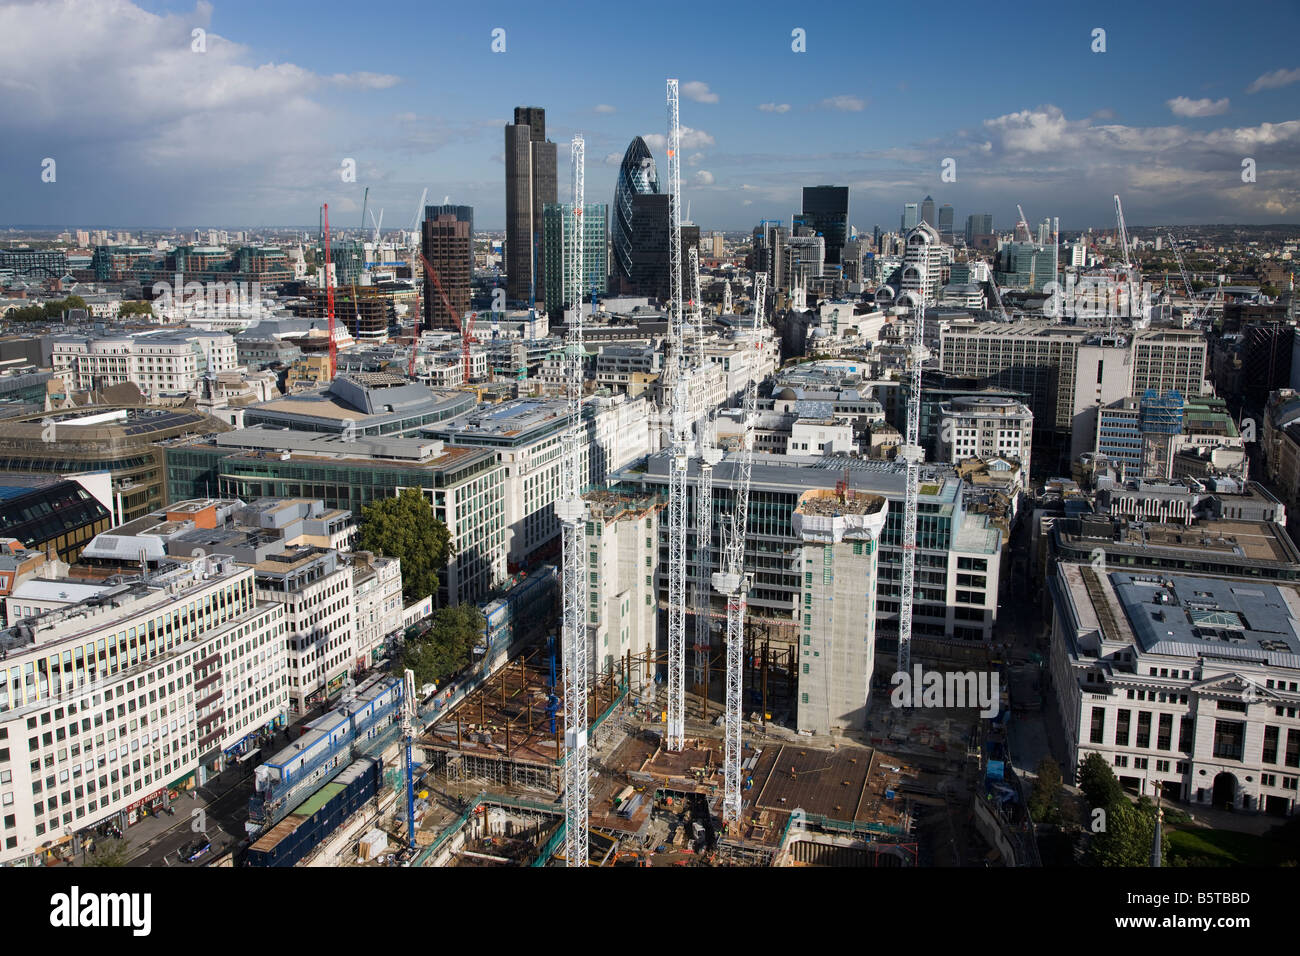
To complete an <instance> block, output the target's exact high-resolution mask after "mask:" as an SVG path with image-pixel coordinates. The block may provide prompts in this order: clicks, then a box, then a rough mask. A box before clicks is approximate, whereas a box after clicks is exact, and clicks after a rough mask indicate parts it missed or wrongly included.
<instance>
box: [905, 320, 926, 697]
mask: <svg viewBox="0 0 1300 956" xmlns="http://www.w3.org/2000/svg"><path fill="white" fill-rule="evenodd" d="M912 308H913V314H914V317H915V328H914V329H913V330H912V345H911V348H910V349H909V350H908V351H909V352H910V353H911V355H910V358H911V360H912V367H911V379H912V380H911V384H910V387H909V388H908V391H907V439H906V441H904V443H903V445H902V447H901V448H900V449H899V455H900V456H901V457H902V459H903V462H904V464H905V466H906V474H907V479H906V480H907V487H906V489H905V490H904V493H903V576H902V580H901V582H900V583H901V592H902V593H901V596H900V601H899V606H898V672H899V673H901V674H907V673H910V671H911V669H912V596H913V591H914V587H915V582H916V511H917V485H918V483H919V482H920V479H921V461H922V459H923V458H924V457H925V453H924V451H923V450H922V449H921V438H920V432H921V357H922V355H923V354H924V351H925V306H924V305H923V304H922V303H921V302H919V301H917V300H916V299H913V301H912Z"/></svg>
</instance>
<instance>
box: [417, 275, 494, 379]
mask: <svg viewBox="0 0 1300 956" xmlns="http://www.w3.org/2000/svg"><path fill="white" fill-rule="evenodd" d="M419 256H420V259H421V261H422V262H423V263H424V274H425V275H427V276H428V277H429V278H430V279H432V280H433V287H434V288H435V289H437V290H438V296H439V297H440V298H441V299H442V305H443V308H445V309H446V310H447V314H448V315H450V316H451V320H452V321H453V322H455V323H456V331H458V332H459V333H460V350H461V361H462V362H463V363H464V375H465V384H466V385H469V380H470V364H471V363H470V349H469V347H470V344H471V343H473V342H477V341H478V339H477V338H475V337H474V320H475V319H477V318H478V313H477V312H471V313H469V315H467V316H465V317H464V318H462V317H461V314H460V313H459V312H458V311H456V310H455V309H454V308H452V305H451V300H450V299H448V298H447V293H446V292H444V291H443V289H442V280H441V279H439V278H438V270H437V269H435V268H434V267H433V263H431V262H430V261H429V259H428V257H427V256H425V254H424V252H423V251H421V252H420V253H419ZM419 338H420V317H419V315H418V314H417V315H416V317H415V342H414V343H412V346H411V368H410V371H409V373H408V374H410V375H414V374H415V348H416V346H417V345H418V344H419Z"/></svg>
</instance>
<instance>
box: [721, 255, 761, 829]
mask: <svg viewBox="0 0 1300 956" xmlns="http://www.w3.org/2000/svg"><path fill="white" fill-rule="evenodd" d="M766 299H767V273H766V272H759V273H756V274H755V276H754V323H753V326H752V330H753V346H754V349H755V351H757V350H760V349H762V347H763V342H762V337H761V335H760V332H759V330H760V328H761V327H762V324H763V323H764V319H763V313H764V309H763V303H764V302H765V301H766ZM757 403H758V382H757V381H756V379H755V377H754V376H753V375H751V376H750V379H749V383H748V384H747V385H746V386H745V401H744V405H743V406H742V408H743V411H742V416H743V417H742V419H741V439H740V454H739V465H740V469H739V476H738V478H737V480H736V483H735V509H734V511H733V512H732V514H731V519H730V521H729V527H728V528H727V533H726V537H725V541H724V546H725V551H724V554H725V556H726V570H724V571H719V572H717V573H716V574H714V575H713V586H714V587H715V588H716V589H717V590H718V591H719V593H721V594H722V595H723V597H725V598H726V599H727V642H726V647H727V678H726V679H727V688H726V690H727V693H726V705H725V711H724V713H725V716H724V719H723V723H724V728H723V758H722V762H723V772H724V779H723V791H722V822H723V823H724V824H727V823H733V822H737V821H739V820H740V703H741V697H740V694H741V651H742V649H743V646H744V643H745V600H746V598H747V596H748V594H749V577H748V576H747V575H746V574H745V534H746V531H747V526H748V520H749V479H750V474H751V472H752V470H753V462H754V452H753V445H754V414H755V409H756V407H757Z"/></svg>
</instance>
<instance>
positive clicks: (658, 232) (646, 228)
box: [624, 193, 700, 301]
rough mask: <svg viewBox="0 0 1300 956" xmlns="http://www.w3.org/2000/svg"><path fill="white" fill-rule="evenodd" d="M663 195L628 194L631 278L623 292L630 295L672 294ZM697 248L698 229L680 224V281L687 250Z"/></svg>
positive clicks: (665, 197) (659, 296)
mask: <svg viewBox="0 0 1300 956" xmlns="http://www.w3.org/2000/svg"><path fill="white" fill-rule="evenodd" d="M671 198H672V197H670V196H669V195H668V194H667V193H637V194H633V195H632V221H633V223H634V228H633V231H632V247H631V279H630V280H629V283H628V286H626V287H625V289H624V291H625V292H626V293H628V294H630V295H637V296H646V297H647V298H651V299H660V300H665V301H666V300H667V299H668V297H669V296H670V295H671V294H672V283H671V280H670V278H669V275H668V266H669V263H668V241H669V240H668V235H669V231H670V223H669V213H668V202H669V200H670V199H671ZM699 245H700V227H699V226H695V225H687V224H683V225H682V269H683V276H682V278H683V282H687V281H689V280H687V278H686V276H685V268H686V261H687V258H686V257H687V250H688V249H690V247H691V246H695V247H696V248H698V247H699Z"/></svg>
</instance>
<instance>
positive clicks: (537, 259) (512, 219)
mask: <svg viewBox="0 0 1300 956" xmlns="http://www.w3.org/2000/svg"><path fill="white" fill-rule="evenodd" d="M555 176H556V153H555V144H554V143H552V142H550V141H548V140H547V139H546V110H544V109H542V108H541V107H538V106H517V107H515V121H514V122H513V123H507V124H506V298H507V299H508V300H510V301H511V302H514V303H516V304H522V303H526V302H529V301H531V299H532V298H533V296H534V295H536V296H537V297H539V298H541V297H544V296H545V294H546V289H545V272H544V271H543V269H544V267H543V264H542V256H541V248H540V246H541V241H542V209H543V207H544V206H545V205H546V204H547V203H548V202H555V201H556V185H555V182H556V181H555Z"/></svg>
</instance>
